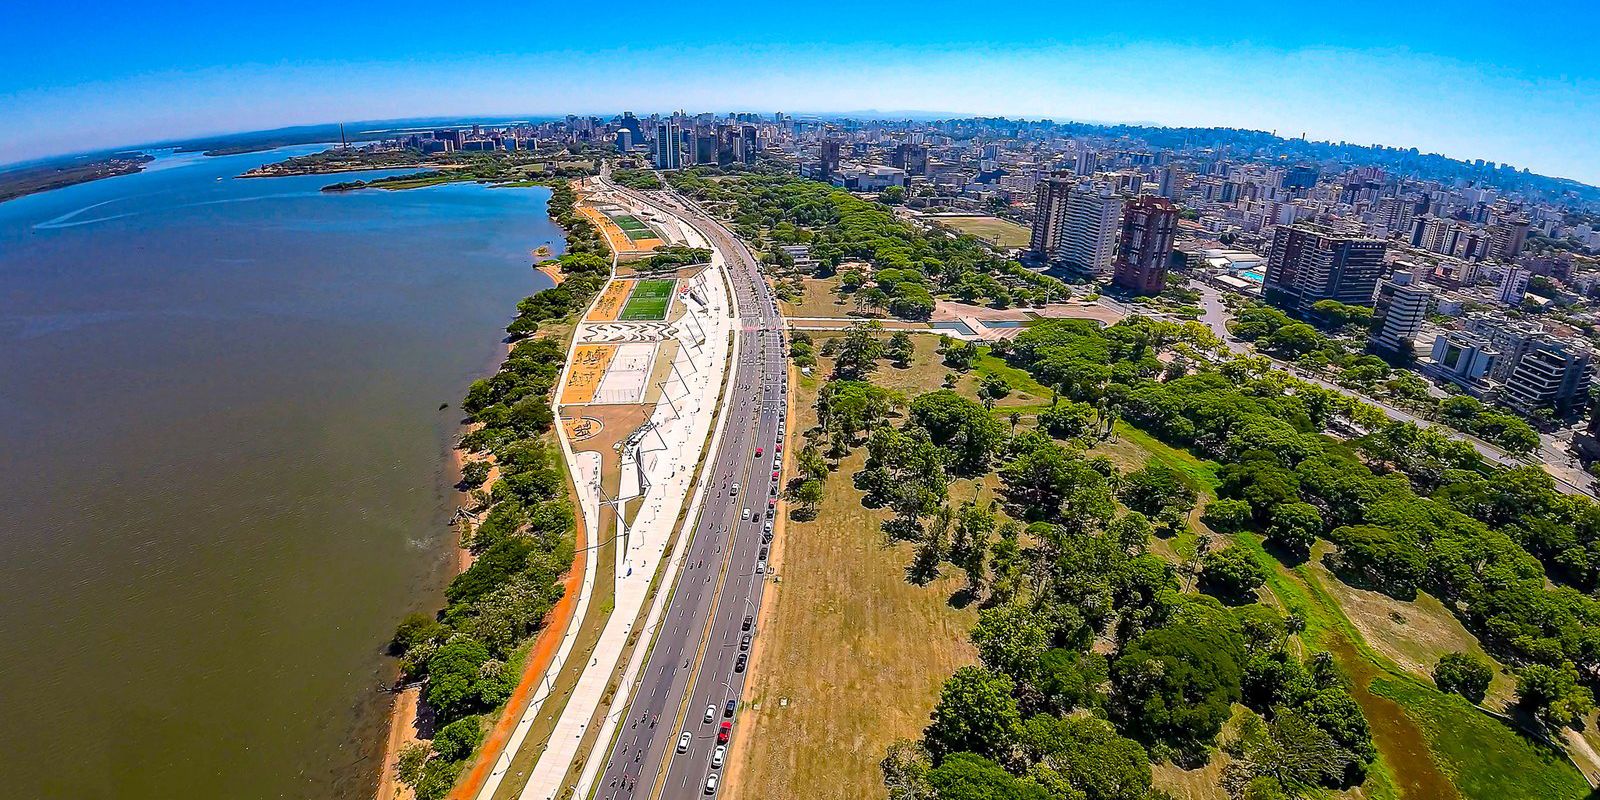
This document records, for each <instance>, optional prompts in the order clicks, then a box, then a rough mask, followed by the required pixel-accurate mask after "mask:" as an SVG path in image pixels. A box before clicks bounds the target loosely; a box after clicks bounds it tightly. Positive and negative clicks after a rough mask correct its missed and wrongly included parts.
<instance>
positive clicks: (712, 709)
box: [706, 705, 717, 722]
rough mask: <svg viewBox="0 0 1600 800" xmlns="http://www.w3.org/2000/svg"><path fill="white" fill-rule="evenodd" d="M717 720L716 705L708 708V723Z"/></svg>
mask: <svg viewBox="0 0 1600 800" xmlns="http://www.w3.org/2000/svg"><path fill="white" fill-rule="evenodd" d="M716 718H717V707H716V706H715V705H709V706H706V722H710V721H712V720H714V719H716Z"/></svg>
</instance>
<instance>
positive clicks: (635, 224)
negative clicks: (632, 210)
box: [611, 214, 658, 242]
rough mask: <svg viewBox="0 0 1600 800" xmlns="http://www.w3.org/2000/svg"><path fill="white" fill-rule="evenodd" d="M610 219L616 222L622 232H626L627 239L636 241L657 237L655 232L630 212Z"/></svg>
mask: <svg viewBox="0 0 1600 800" xmlns="http://www.w3.org/2000/svg"><path fill="white" fill-rule="evenodd" d="M611 221H612V222H615V223H617V227H619V228H621V229H622V232H623V233H624V234H627V236H628V240H629V241H633V242H637V241H639V240H640V239H655V238H658V237H657V236H656V232H655V231H653V230H651V229H650V226H649V225H646V224H644V223H643V222H640V221H639V218H638V217H635V216H633V215H632V214H618V215H616V216H614V217H612V218H611Z"/></svg>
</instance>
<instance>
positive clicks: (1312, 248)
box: [1262, 225, 1386, 314]
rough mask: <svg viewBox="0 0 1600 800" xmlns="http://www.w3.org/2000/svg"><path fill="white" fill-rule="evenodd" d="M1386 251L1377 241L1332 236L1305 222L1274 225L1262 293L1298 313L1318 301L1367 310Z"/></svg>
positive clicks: (1382, 244)
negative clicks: (1331, 301) (1302, 223)
mask: <svg viewBox="0 0 1600 800" xmlns="http://www.w3.org/2000/svg"><path fill="white" fill-rule="evenodd" d="M1385 249H1386V245H1385V243H1384V242H1383V241H1382V240H1379V239H1356V238H1350V237H1344V236H1335V235H1333V234H1331V233H1328V232H1327V231H1324V230H1320V229H1318V228H1315V227H1312V226H1310V225H1287V226H1279V227H1278V229H1277V231H1276V232H1275V233H1274V234H1273V237H1272V251H1271V253H1270V254H1269V255H1268V256H1267V275H1266V281H1265V282H1264V283H1263V284H1262V296H1263V297H1264V298H1265V299H1266V301H1267V302H1268V303H1271V304H1273V305H1275V306H1279V307H1281V308H1285V309H1288V310H1290V311H1293V312H1296V313H1299V314H1308V313H1310V311H1311V306H1312V305H1314V304H1316V303H1317V301H1319V300H1337V301H1339V302H1341V303H1347V304H1349V305H1354V306H1367V307H1368V308H1371V307H1372V302H1373V301H1372V296H1373V293H1374V292H1375V291H1376V290H1377V288H1378V280H1379V278H1381V277H1383V270H1384V267H1383V254H1384V251H1385Z"/></svg>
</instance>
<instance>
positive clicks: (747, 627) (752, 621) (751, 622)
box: [739, 614, 756, 631]
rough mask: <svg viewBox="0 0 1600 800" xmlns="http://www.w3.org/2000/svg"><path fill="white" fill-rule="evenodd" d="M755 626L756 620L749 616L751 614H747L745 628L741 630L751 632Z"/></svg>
mask: <svg viewBox="0 0 1600 800" xmlns="http://www.w3.org/2000/svg"><path fill="white" fill-rule="evenodd" d="M754 624H756V618H755V617H753V616H751V615H749V614H746V615H744V627H742V628H740V629H739V630H744V631H747V630H750V626H751V625H754Z"/></svg>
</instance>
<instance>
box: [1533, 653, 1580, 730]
mask: <svg viewBox="0 0 1600 800" xmlns="http://www.w3.org/2000/svg"><path fill="white" fill-rule="evenodd" d="M1517 702H1519V703H1521V704H1522V705H1523V707H1525V708H1527V709H1528V710H1529V711H1532V712H1533V714H1534V716H1536V717H1538V718H1539V720H1540V721H1541V722H1543V723H1545V724H1546V725H1550V726H1553V727H1559V726H1571V725H1575V724H1577V722H1578V721H1579V720H1581V719H1582V718H1583V716H1584V715H1585V714H1587V713H1589V712H1590V711H1592V710H1593V709H1594V695H1593V694H1592V693H1590V691H1589V689H1588V688H1587V687H1585V686H1582V685H1580V684H1579V683H1578V671H1577V669H1576V668H1574V667H1573V665H1572V662H1570V661H1564V662H1562V663H1561V665H1560V666H1559V667H1552V666H1549V665H1547V664H1530V665H1528V666H1526V667H1523V668H1522V671H1521V672H1518V673H1517Z"/></svg>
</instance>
